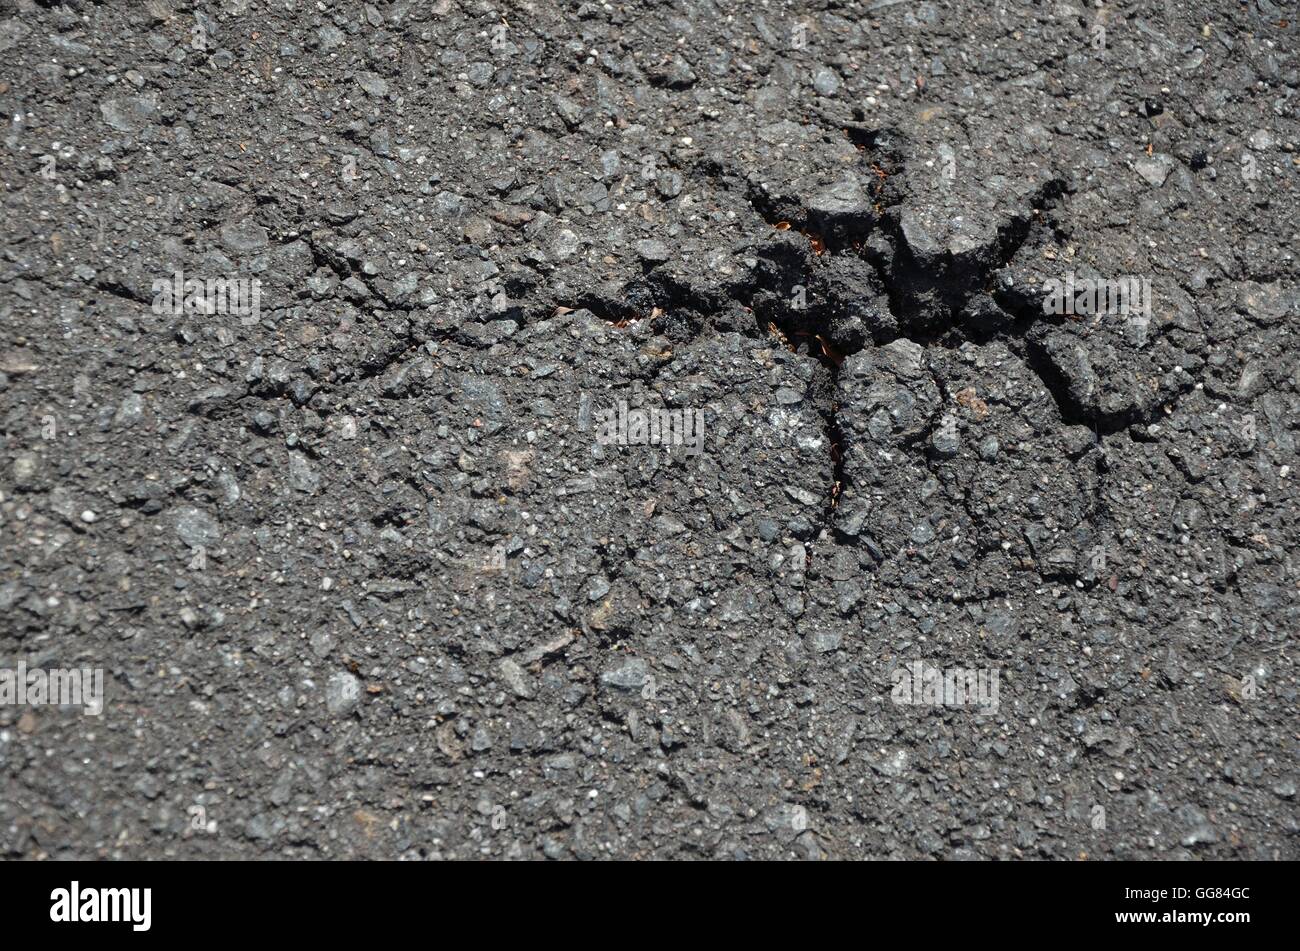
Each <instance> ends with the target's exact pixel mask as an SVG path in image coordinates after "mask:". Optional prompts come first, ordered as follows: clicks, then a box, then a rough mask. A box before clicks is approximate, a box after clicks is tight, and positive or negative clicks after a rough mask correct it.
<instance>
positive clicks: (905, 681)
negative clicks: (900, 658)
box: [889, 660, 999, 713]
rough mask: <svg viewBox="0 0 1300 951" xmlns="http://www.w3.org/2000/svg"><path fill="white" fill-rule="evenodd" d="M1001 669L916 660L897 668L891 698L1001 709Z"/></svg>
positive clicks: (920, 703)
mask: <svg viewBox="0 0 1300 951" xmlns="http://www.w3.org/2000/svg"><path fill="white" fill-rule="evenodd" d="M998 680H999V671H997V670H993V669H990V668H987V667H980V668H973V667H934V666H931V665H930V664H928V663H926V662H925V661H923V660H914V661H912V662H911V663H910V664H904V665H902V666H900V667H898V668H897V669H896V670H895V671H894V675H893V681H894V689H893V690H891V691H890V694H889V695H890V698H891V699H892V700H893V701H894V703H897V704H900V705H903V706H918V707H921V706H924V707H977V708H979V712H980V713H996V712H997V709H998V686H999V684H998Z"/></svg>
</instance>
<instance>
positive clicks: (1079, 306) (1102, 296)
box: [1043, 271, 1151, 320]
mask: <svg viewBox="0 0 1300 951" xmlns="http://www.w3.org/2000/svg"><path fill="white" fill-rule="evenodd" d="M1043 293H1045V294H1046V295H1047V296H1046V297H1045V298H1043V313H1045V314H1054V315H1056V316H1061V315H1063V314H1069V315H1071V316H1075V315H1085V316H1086V315H1091V314H1119V315H1122V316H1126V317H1141V318H1143V319H1146V320H1150V319H1151V281H1150V279H1148V278H1145V277H1137V276H1135V275H1131V274H1123V275H1120V276H1119V277H1114V278H1101V277H1083V278H1076V277H1075V276H1074V272H1073V271H1068V272H1066V275H1065V279H1064V280H1058V279H1056V278H1052V279H1051V280H1049V281H1045V282H1044V283H1043Z"/></svg>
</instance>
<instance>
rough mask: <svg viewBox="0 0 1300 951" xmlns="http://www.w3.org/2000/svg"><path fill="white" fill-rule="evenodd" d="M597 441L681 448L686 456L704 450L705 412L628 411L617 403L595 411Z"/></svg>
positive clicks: (699, 410)
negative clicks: (612, 406) (608, 407)
mask: <svg viewBox="0 0 1300 951" xmlns="http://www.w3.org/2000/svg"><path fill="white" fill-rule="evenodd" d="M596 442H598V443H599V444H600V445H602V446H663V447H664V448H671V447H673V446H680V447H682V448H683V449H685V450H686V454H687V455H688V456H697V455H699V454H700V452H702V451H703V449H704V410H702V409H694V410H693V409H656V408H644V409H629V408H628V405H627V400H619V401H618V405H617V406H616V407H614V408H613V409H603V410H597V412H596Z"/></svg>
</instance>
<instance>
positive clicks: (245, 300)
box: [153, 271, 262, 320]
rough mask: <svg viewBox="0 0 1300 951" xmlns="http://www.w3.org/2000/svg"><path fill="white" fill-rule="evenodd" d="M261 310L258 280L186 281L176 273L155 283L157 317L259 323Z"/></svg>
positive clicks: (260, 286)
mask: <svg viewBox="0 0 1300 951" xmlns="http://www.w3.org/2000/svg"><path fill="white" fill-rule="evenodd" d="M261 309H262V282H261V281H260V280H259V279H258V278H255V277H252V278H249V277H209V278H194V277H188V278H187V277H186V276H185V272H184V271H176V272H175V273H173V274H172V276H171V277H170V278H166V277H160V278H157V279H156V280H155V281H154V282H153V312H154V313H155V314H172V315H174V316H177V317H179V316H181V315H182V314H207V315H212V314H234V315H236V316H239V317H246V318H249V319H250V320H257V318H258V317H259V316H260V315H261Z"/></svg>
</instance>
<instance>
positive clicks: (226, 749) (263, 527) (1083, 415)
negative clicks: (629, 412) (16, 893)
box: [0, 0, 1300, 860]
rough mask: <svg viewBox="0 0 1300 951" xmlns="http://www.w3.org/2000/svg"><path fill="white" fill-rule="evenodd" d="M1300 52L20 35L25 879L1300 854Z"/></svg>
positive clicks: (719, 1)
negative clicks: (96, 710) (1066, 298)
mask: <svg viewBox="0 0 1300 951" xmlns="http://www.w3.org/2000/svg"><path fill="white" fill-rule="evenodd" d="M1296 49H1297V22H1296V10H1295V7H1294V5H1293V4H1283V3H1278V2H1272V0H1249V2H1240V3H1239V2H1227V0H1210V2H1203V3H1186V2H1182V0H1144V2H1136V0H1106V2H1105V3H1087V4H1084V3H1080V2H1077V0H1076V2H1048V0H1044V2H1027V0H1008V2H1000V0H994V2H974V0H972V2H962V3H939V2H921V0H915V2H914V0H908V2H900V0H810V2H807V3H802V4H797V5H788V4H778V3H775V2H761V0H759V2H754V0H734V2H733V0H660V2H655V0H644V2H638V3H630V2H620V3H613V2H611V3H601V2H582V3H578V2H565V3H558V2H540V0H537V2H526V0H525V2H518V0H509V2H486V0H485V2H477V0H393V2H383V0H373V2H371V3H361V2H343V0H322V2H319V3H317V2H312V0H274V2H271V0H203V2H198V3H191V2H184V0H142V2H135V0H132V2H126V0H113V2H91V0H64V2H62V3H58V2H52V0H39V2H34V0H0V63H2V65H0V105H3V112H4V115H3V123H4V127H3V130H0V135H3V148H0V172H2V174H3V183H4V192H3V195H4V214H3V220H2V221H0V230H3V232H4V251H3V258H2V259H0V422H2V424H3V459H2V460H0V532H2V535H0V666H5V667H9V668H16V666H17V664H18V663H20V662H21V663H24V664H26V665H27V666H28V667H29V668H41V669H46V670H49V669H56V668H74V667H76V668H82V667H84V668H102V669H103V670H104V672H105V679H106V688H105V689H106V705H105V709H104V711H103V714H102V715H101V716H91V715H87V714H86V713H85V712H84V711H82V710H80V709H77V708H74V707H72V706H68V705H65V706H64V707H62V708H60V707H59V706H55V705H31V704H29V705H26V706H18V705H14V704H10V705H5V706H0V855H4V856H8V857H12V858H47V857H48V858H95V857H104V858H163V857H183V858H211V857H223V858H248V857H285V858H357V857H371V858H398V857H400V858H412V859H418V858H474V857H509V858H515V857H518V858H540V857H543V856H545V857H550V858H574V857H576V858H606V857H617V858H634V857H657V858H668V857H701V858H738V857H749V858H813V859H816V858H886V857H888V858H1034V859H1044V858H1045V859H1071V860H1073V859H1078V858H1081V857H1086V858H1088V859H1111V858H1165V859H1188V858H1196V859H1201V858H1204V859H1211V858H1213V859H1222V858H1292V859H1294V858H1296V857H1297V854H1298V852H1300V849H1298V848H1297V830H1298V827H1300V821H1298V820H1300V815H1298V813H1297V806H1296V764H1297V760H1298V757H1297V735H1298V727H1297V725H1298V718H1297V682H1296V677H1297V665H1296V643H1295V633H1296V630H1297V621H1298V620H1300V611H1298V610H1297V605H1298V601H1297V594H1298V591H1297V584H1298V583H1300V564H1298V563H1297V559H1298V558H1300V555H1298V554H1297V552H1298V549H1300V537H1298V536H1300V525H1298V524H1297V511H1296V509H1297V491H1296V480H1297V477H1298V476H1300V459H1298V458H1297V439H1298V438H1300V433H1298V431H1297V430H1298V428H1300V417H1298V416H1297V410H1298V409H1300V360H1298V359H1297V356H1298V348H1297V331H1296V321H1297V318H1300V290H1298V286H1297V280H1296V278H1297V267H1296V257H1295V252H1296V248H1297V244H1298V241H1297V230H1298V227H1300V226H1298V224H1297V223H1298V222H1300V214H1298V212H1300V202H1297V197H1298V193H1300V152H1298V151H1297V143H1298V142H1300V127H1298V126H1300V123H1298V122H1297V118H1296V115H1297V105H1300V92H1298V89H1297V79H1298V74H1300V64H1298V63H1297V54H1296ZM178 271H179V272H181V273H182V275H183V276H182V277H181V278H180V280H182V281H183V280H185V279H198V280H205V281H206V280H208V279H214V280H215V279H217V278H224V279H230V280H232V281H247V282H252V281H256V282H257V284H256V288H257V297H255V298H253V301H254V302H255V303H256V305H257V306H256V307H253V306H243V307H242V310H241V308H240V307H239V306H236V303H237V298H236V297H234V296H233V295H232V296H231V297H230V298H229V299H227V300H219V299H214V298H209V297H203V298H202V299H200V296H199V295H197V294H190V293H189V292H188V291H184V290H182V294H181V295H180V296H181V298H184V299H183V300H179V301H176V302H173V303H174V304H175V306H169V302H168V301H167V300H166V295H165V294H164V293H162V292H161V291H160V290H159V288H160V287H161V286H162V285H164V284H170V283H171V282H172V280H173V275H175V274H176V273H177V272H178ZM1071 275H1072V276H1073V277H1072V280H1073V281H1074V289H1075V292H1077V293H1079V294H1080V296H1079V298H1078V300H1079V302H1080V303H1079V304H1078V306H1075V307H1069V308H1063V307H1052V306H1051V303H1052V299H1053V296H1054V295H1053V291H1052V288H1053V287H1054V285H1052V284H1051V283H1050V282H1052V281H1059V282H1062V283H1064V282H1066V281H1067V280H1068V279H1071V278H1070V276H1071ZM1130 279H1131V280H1132V282H1134V283H1132V284H1129V283H1127V282H1129V281H1130ZM1095 280H1099V281H1103V282H1112V283H1110V284H1102V285H1101V287H1102V288H1103V290H1105V289H1106V288H1107V287H1110V288H1111V289H1113V288H1114V287H1115V286H1118V282H1126V283H1125V284H1124V286H1125V287H1126V288H1131V289H1133V290H1134V291H1139V290H1140V289H1141V288H1142V287H1143V286H1144V284H1143V282H1146V283H1145V286H1147V287H1149V293H1133V294H1129V295H1128V296H1127V297H1126V298H1125V299H1124V301H1123V302H1120V304H1119V305H1118V306H1117V300H1118V298H1116V297H1115V295H1113V294H1110V295H1108V294H1106V293H1102V294H1101V295H1100V301H1099V302H1094V303H1098V304H1099V306H1096V307H1093V306H1089V305H1088V303H1089V301H1090V300H1092V298H1093V297H1094V296H1096V295H1090V294H1089V293H1087V291H1088V289H1089V288H1094V289H1095V288H1096V287H1097V286H1098V285H1097V284H1095V283H1092V282H1093V281H1095ZM156 282H157V283H156ZM252 286H253V285H252V284H251V283H250V284H248V285H246V289H251V288H252ZM214 287H215V284H214ZM205 288H206V285H205ZM1045 301H1046V303H1047V305H1048V306H1045ZM1058 303H1059V300H1058ZM1070 303H1074V301H1073V300H1071V301H1070ZM243 304H244V305H248V304H249V301H248V300H247V299H245V300H244V301H243ZM1148 305H1149V306H1148ZM1069 310H1073V311H1074V312H1073V313H1070V312H1068V311H1069ZM1061 311H1065V312H1061ZM620 401H623V402H625V403H626V404H627V405H628V406H629V407H630V408H632V409H638V408H654V409H659V408H662V409H667V410H672V411H677V412H679V413H687V414H690V415H691V417H692V418H693V417H694V414H695V413H696V412H697V411H698V412H699V413H702V419H703V443H702V445H699V446H697V447H696V448H698V449H699V450H700V451H699V452H693V451H690V448H691V447H689V446H675V447H664V446H659V445H636V444H631V445H622V444H619V443H618V442H614V443H610V442H609V440H607V439H604V438H603V437H602V433H603V428H604V421H605V420H606V418H607V416H606V414H607V413H608V412H609V411H610V410H612V409H614V408H616V407H617V406H618V404H619V403H620ZM660 435H662V434H660ZM630 436H631V439H630V441H631V442H635V434H630ZM598 437H602V438H598ZM918 662H924V663H925V664H928V665H930V666H931V667H935V668H944V669H952V668H959V669H961V670H965V671H978V672H981V673H983V674H984V675H985V683H986V685H987V684H988V683H989V678H991V677H995V678H996V685H997V688H998V693H997V703H996V704H992V703H984V704H982V705H977V706H975V707H972V706H971V705H969V704H967V705H960V704H956V703H947V704H940V705H935V704H932V703H927V702H921V703H904V702H899V701H900V700H906V699H909V698H910V699H913V700H922V701H925V700H926V699H927V698H926V697H925V696H913V695H911V694H909V693H907V691H906V690H902V691H900V690H899V684H902V683H904V680H903V679H901V678H904V677H906V676H910V672H911V671H915V670H916V667H915V665H916V664H917V663H918ZM917 686H919V684H917ZM928 699H930V700H933V699H934V697H929V698H928ZM942 699H947V700H954V699H961V698H960V697H955V698H954V697H952V696H948V697H945V698H942ZM985 699H986V700H989V699H990V698H988V697H985Z"/></svg>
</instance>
